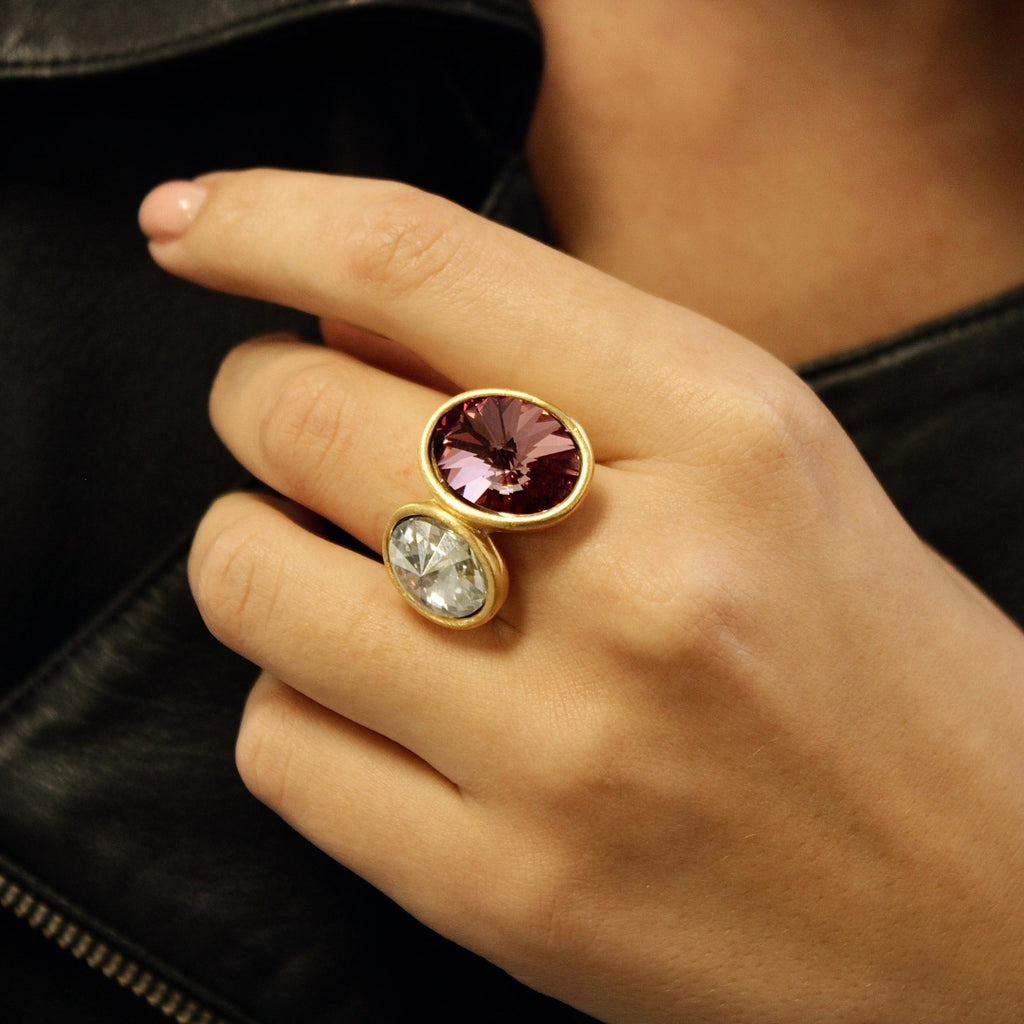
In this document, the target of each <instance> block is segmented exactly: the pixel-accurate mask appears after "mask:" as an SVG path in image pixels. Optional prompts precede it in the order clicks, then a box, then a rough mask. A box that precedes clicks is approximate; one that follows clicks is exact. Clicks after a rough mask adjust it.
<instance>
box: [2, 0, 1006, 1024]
mask: <svg viewBox="0 0 1024 1024" xmlns="http://www.w3.org/2000/svg"><path fill="white" fill-rule="evenodd" d="M539 56H540V50H539V40H538V38H537V35H536V30H535V26H534V25H533V22H532V20H531V19H530V17H529V12H528V11H527V9H526V5H525V3H517V2H513V0H501V2H499V0H493V2H465V0H451V2H443V0H434V2H432V3H427V2H422V3H413V2H405V3H385V2H374V0H362V2H356V0H353V2H350V3H345V2H335V3H331V2H321V3H310V2H292V3H286V2H265V0H264V2H257V0H251V2H239V0H218V2H215V3H214V2H207V0H175V2H173V3H168V2H164V0H144V2H139V3H136V4H125V5H100V4H82V3H78V2H75V0H51V2H49V3H32V2H27V0H10V2H8V3H7V4H6V5H4V6H3V7H2V8H0V64H2V67H0V108H2V110H3V116H4V123H5V128H6V130H5V144H6V146H7V149H6V152H5V158H4V160H3V161H0V182H2V188H0V308H2V309H3V310H4V317H3V319H2V322H0V397H2V401H0V436H2V437H3V438H4V445H3V447H2V452H0V457H2V460H3V461H2V467H0V472H2V474H3V475H2V481H3V483H4V493H5V501H4V502H3V503H0V533H2V535H3V536H4V538H5V541H6V545H7V549H6V551H5V563H4V572H3V573H2V574H0V612H2V615H0V622H2V623H3V626H2V627H0V628H2V629H3V644H2V650H3V668H2V676H0V874H5V875H6V876H7V877H9V878H13V879H15V880H16V881H17V882H18V883H19V884H20V885H22V886H24V887H25V888H26V889H27V890H31V891H34V892H36V893H40V894H43V895H44V896H45V898H46V899H47V901H48V902H49V904H50V905H51V906H52V907H53V908H55V909H56V910H57V911H59V912H60V913H61V914H64V915H66V916H67V918H69V919H74V920H79V921H81V922H83V923H84V924H87V925H88V926H89V927H90V928H91V929H92V930H93V931H94V932H95V933H96V934H97V935H98V936H99V937H100V938H101V939H103V941H105V942H109V943H110V944H111V945H113V946H116V947H118V948H121V949H124V950H126V951H127V952H128V953H129V954H130V955H132V956H134V957H135V958H137V959H138V960H139V961H140V962H141V963H142V964H143V965H144V966H146V967H147V968H149V969H151V970H153V971H155V972H158V973H160V974H161V975H162V976H164V977H166V978H169V979H170V980H172V981H173V982H174V983H175V984H177V985H179V986H181V988H182V989H183V990H184V991H185V992H186V993H188V994H189V995H190V996H191V997H194V998H196V999H197V1000H199V1001H201V1002H202V1003H203V1004H204V1005H205V1006H207V1007H209V1008H210V1009H211V1010H213V1011H215V1012H216V1013H217V1014H219V1015H220V1017H221V1018H222V1019H224V1020H226V1021H230V1022H232V1024H245V1022H255V1024H294V1022H296V1021H302V1022H304V1024H305V1022H309V1024H336V1022H337V1024H341V1022H344V1024H364V1022H365V1024H371V1022H372V1024H411V1022H413V1021H419V1020H421V1019H423V1018H424V1017H428V1016H430V1017H434V1016H439V1017H441V1018H442V1019H444V1020H446V1021H449V1022H455V1024H458V1022H466V1024H469V1022H471V1021H472V1022H474V1024H475V1022H477V1021H481V1020H485V1021H488V1022H498V1024H502V1022H508V1024H513V1022H515V1024H520V1022H522V1024H525V1022H531V1024H533V1022H536V1024H547V1022H552V1024H554V1022H559V1021H570V1020H576V1021H579V1020H582V1019H583V1018H582V1017H581V1016H580V1015H578V1014H575V1013H574V1012H573V1011H571V1010H569V1009H568V1008H566V1007H563V1006H561V1005H559V1004H557V1003H554V1002H552V1001H551V1000H548V999H545V998H542V997H540V996H538V995H536V994H535V993H532V992H530V991H528V990H527V989H525V988H523V987H522V986H520V985H518V984H516V983H515V982H513V981H512V980H511V979H509V978H508V977H507V976H505V975H504V974H502V973H501V972H500V971H497V970H496V969H495V968H493V967H491V966H490V965H488V964H486V963H484V962H482V961H480V960H479V959H478V958H476V957H473V956H471V955H470V954H468V953H466V952H464V951H463V950H460V949H458V948H456V947H454V946H452V945H451V944H449V943H447V942H445V941H444V940H442V939H440V938H438V937H437V936H435V935H433V934H432V933H431V932H429V931H428V930H427V929H425V928H423V927H422V926H420V925H418V924H417V923H416V922H414V921H413V920H411V919H410V918H409V917H408V916H407V915H406V914H405V913H404V912H403V911H401V910H400V909H399V908H397V907H395V906H394V905H393V904H392V903H391V902H390V901H388V900H387V899H385V898H384V897H382V896H381V895H380V894H379V893H377V892H376V891H374V890H373V889H371V888H370V887H369V886H367V885H366V884H365V883H363V882H361V881H360V880H359V879H357V878H355V877H354V876H352V875H351V874H349V873H348V872H346V871H345V870H344V869H342V868H340V867H339V866H338V865H336V864H335V863H334V862H332V861H330V860H329V859H328V858H326V857H324V856H323V855H321V854H320V853H318V852H317V851H316V850H315V849H313V848H312V847H310V846H309V845H308V844H307V843H306V842H305V841H304V840H303V839H301V837H299V836H298V835H296V834H295V833H293V832H291V831H290V830H289V829H288V828H287V827H286V826H284V825H283V824H282V823H281V822H280V821H279V820H278V819H277V818H276V817H275V816H274V815H272V814H270V813H269V812H267V811H266V810H265V809H264V808H262V807H261V806H260V805H259V804H257V803H256V802H255V801H254V800H252V799H251V798H250V797H249V796H248V795H247V794H246V793H245V792H244V790H243V789H242V787H241V785H240V783H239V781H238V779H237V776H236V773H235V770H234V767H233V763H232V748H233V742H234V734H235V728H236V725H237V720H238V716H239V714H240V710H241V705H242V701H243V700H244V696H245V693H246V691H247V689H248V686H249V684H250V682H251V680H252V678H253V676H254V670H253V668H252V666H250V665H248V664H246V663H245V662H243V661H241V660H240V659H238V658H237V657H235V656H234V655H231V654H230V653H228V652H227V651H225V650H224V649H223V648H221V647H220V646H219V645H217V644H216V643H215V642H214V641H213V640H212V639H211V638H210V637H209V636H208V634H207V633H206V631H205V629H204V628H203V626H202V624H201V622H200V620H199V618H198V616H197V614H196V612H195V609H194V607H193V605H192V602H191V599H190V597H189V595H188V592H187V587H186V584H185V577H184V562H183V559H184V551H185V543H186V538H187V536H188V534H189V533H190V531H191V529H192V526H193V525H194V522H195V521H196V519H197V518H198V516H199V515H200V514H201V512H202V509H203V508H204V507H205V505H206V504H207V503H208V502H209V501H210V500H211V499H212V497H213V496H215V495H216V494H217V493H219V492H221V491H223V490H225V489H228V488H230V487H233V486H237V485H238V484H239V483H240V482H241V478H240V475H239V471H238V470H237V468H236V467H235V466H234V464H233V463H232V462H231V460H230V459H229V458H228V457H227V456H226V454H225V453H223V452H222V451H221V450H220V447H219V444H218V443H217V441H216V440H215V438H214V437H213V435H212V433H211V432H210V430H209V428H208V427H207V426H206V420H205V396H206V391H207V388H208V384H209V381H210V379H211V377H212V374H213V372H214V369H215V367H216V365H217V363H218V361H219V359H220V358H221V356H222V355H223V353H224V352H225V351H226V350H227V349H228V348H229V347H230V346H231V345H232V344H233V343H235V342H236V341H238V340H241V339H242V338H244V337H246V336H249V335H252V334H255V333H257V332H260V331H266V330H272V329H277V328H281V327H284V328H288V329H293V330H299V331H305V332H309V331H311V330H312V325H310V324H308V323H306V322H305V321H304V320H302V319H301V318H296V317H295V316H294V315H293V314H290V313H288V312H287V311H282V310H277V309H273V308H270V307H267V306H263V305H261V304H258V303H251V302H244V301H241V300H237V299H232V298H229V297H225V296H220V295H214V294H210V293H206V292H203V291H201V290H199V289H196V288H193V287H191V286H189V285H186V284H183V283H181V282H178V281H175V280H173V279H171V278H170V277H168V276H167V275H164V274H162V273H160V272H159V271H157V270H156V269H155V268H153V267H152V266H151V265H150V263H149V261H148V258H147V256H146V253H145V249H144V246H143V244H142V242H141V241H140V239H139V237H138V234H137V229H136V226H135V209H136V206H137V203H138V201H139V199H140V198H141V196H142V195H143V194H144V192H145V191H146V190H147V189H148V188H149V187H151V186H152V185H153V184H155V183H156V182H158V181H160V180H164V179H167V178H171V177H188V176H191V175H194V174H196V173H199V172H201V171H205V170H210V169H213V168H217V167H231V166H248V165H253V164H271V165H278V166H286V167H296V168H303V169H310V170H321V171H330V172H337V173H360V174H373V175H380V176H393V177H398V178H402V179H405V180H409V181H412V182H413V183H415V184H419V185H421V186H422V187H425V188H429V189H432V190H434V191H438V192H441V193H443V194H446V195H449V196H450V197H452V198H454V199H456V200H457V201H459V202H462V203H463V204H464V205H467V206H470V207H473V208H480V209H483V210H485V211H487V212H488V213H489V215H491V216H494V217H496V218H497V219H501V220H504V221H505V222H507V223H511V224H513V225H514V226H517V227H519V228H521V229H525V230H529V231H533V232H535V233H540V232H542V231H543V218H542V215H541V213H540V211H539V209H538V207H537V203H536V200H535V197H534V196H533V194H532V191H531V188H530V185H529V181H528V178H527V177H526V176H525V174H524V172H523V169H522V164H521V160H520V157H519V150H520V143H521V137H522V133H523V130H524V127H525V124H526V121H527V118H528V115H529V109H530V105H531V102H532V97H533V92H534V89H535V85H536V80H537V73H538V69H539ZM1022 335H1024V292H1016V293H1014V294H1012V295H1009V296H1005V297H1002V298H1001V299H999V300H995V301H993V302H992V303H989V304H985V305H983V306H981V307H979V308H978V309H975V310H971V311H967V312H965V313H963V314H959V315H957V316H955V317H953V318H950V319H949V320H946V321H942V322H940V323H937V324H933V325H927V326H925V327H922V328H920V329H918V330H916V331H914V332H909V333H908V334H906V335H903V336H901V337H899V338H895V339H889V340H887V341H883V342H880V343H878V344H876V345H874V346H870V347H868V348H866V349H865V350H863V351H861V352H858V353H853V354H850V355H847V356H843V357H838V358H836V359H832V360H828V361H825V362H823V363H821V364H817V365H815V366H810V367H806V368H805V369H804V375H805V377H806V379H807V380H808V382H809V383H810V384H811V385H812V386H813V387H815V388H816V389H817V390H818V391H819V393H820V394H821V395H822V397H823V398H824V399H825V400H826V402H827V403H828V404H829V405H830V406H831V407H832V408H833V411H834V412H835V413H836V415H837V416H838V417H839V419H840V420H841V421H842V422H843V424H844V425H845V426H846V427H847V429H848V430H850V432H851V434H852V435H853V437H854V439H855V440H856V441H857V443H858V444H859V445H860V447H861V449H862V451H863V452H864V454H865V456H866V458H867V459H868V461H869V462H870V463H871V465H872V466H873V468H874V469H875V471H876V472H877V473H878V474H879V476H880V478H881V480H882V482H883V484H884V485H885V486H886V487H887V489H888V490H889V493H890V494H891V495H892V496H893V498H894V500H895V501H896V502H897V504H898V505H899V506H900V507H901V508H902V510H903V511H904V513H905V514H906V515H907V517H908V518H909V519H910V521H911V523H912V525H914V526H915V528H917V529H918V530H919V531H920V532H921V534H922V535H923V536H924V537H925V539H927V540H928V541H929V542H930V543H932V544H934V545H935V546H936V547H937V548H938V549H939V550H941V551H943V552H944V553H945V554H947V555H948V556H949V557H951V558H952V559H953V560H954V561H956V562H957V563H958V564H959V565H961V567H963V568H964V569H965V570H966V571H968V573H969V574H970V575H972V576H973V577H974V578H975V579H976V580H977V581H978V582H979V583H980V584H981V585H982V586H983V587H984V588H985V589H987V590H988V591H989V592H990V593H991V594H992V595H993V596H994V597H995V598H996V599H997V600H999V601H1000V602H1001V603H1002V604H1003V605H1004V607H1006V608H1007V610H1008V611H1010V612H1011V614H1014V615H1016V616H1017V618H1018V621H1020V620H1021V619H1022V618H1024V584H1022V582H1021V574H1019V573H1018V572H1015V571H1014V569H1015V567H1019V566H1020V565H1021V563H1022V558H1024V526H1022V517H1021V516H1020V507H1021V498H1022V496H1024V432H1022V430H1021V427H1020V424H1021V418H1022V415H1021V414H1022V412H1024V344H1022V342H1024V337H1022ZM498 369H499V370H500V368H498ZM496 372H497V371H496ZM69 638H70V639H69ZM409 841H410V842H411V843H414V842H415V841H416V837H415V836H410V837H409ZM0 917H2V915H0ZM5 943H6V947H4V946H3V944H5ZM72 1011H73V1012H74V1017H75V1019H79V1020H83V1021H85V1020H95V1021H111V1020H117V1021H119V1022H123V1024H128V1022H132V1024H135V1022H136V1021H139V1022H142V1021H143V1020H144V1018H149V1017H152V1018H153V1019H160V1018H159V1015H158V1014H157V1013H156V1011H153V1010H151V1009H150V1008H149V1007H148V1006H147V1005H146V1004H145V1003H141V1002H130V1000H128V999H126V997H125V996H124V994H123V993H122V992H121V991H120V990H119V989H118V988H117V987H116V986H115V985H114V984H113V983H111V982H108V981H107V980H106V979H104V978H102V977H99V978H93V977H91V976H88V975H86V974H85V973H83V971H82V968H81V965H79V964H77V963H75V962H74V961H73V960H72V958H71V957H69V956H68V955H67V954H66V953H64V952H63V951H62V950H59V949H56V948H55V947H51V946H46V945H45V944H44V943H42V941H41V940H39V939H38V937H37V936H35V935H33V934H32V933H30V932H29V930H28V928H27V927H25V925H24V924H23V923H22V922H20V921H13V923H12V919H10V918H2V920H0V1018H2V1019H6V1020H12V1021H18V1022H24V1024H43V1022H49V1021H57V1020H61V1021H63V1020H67V1019H70V1018H71V1016H72Z"/></svg>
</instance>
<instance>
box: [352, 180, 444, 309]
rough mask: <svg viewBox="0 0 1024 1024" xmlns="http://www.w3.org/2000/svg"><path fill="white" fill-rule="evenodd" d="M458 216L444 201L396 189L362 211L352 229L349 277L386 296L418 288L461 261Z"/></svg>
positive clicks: (411, 191)
mask: <svg viewBox="0 0 1024 1024" xmlns="http://www.w3.org/2000/svg"><path fill="white" fill-rule="evenodd" d="M461 217H462V214H461V212H460V211H459V209H458V207H456V206H455V205H454V204H452V203H449V202H448V201H447V200H444V199H439V198H438V197H436V196H431V195H428V194H427V193H425V192H420V191H419V190H417V189H414V188H410V187H406V186H395V188H394V190H393V191H389V192H387V193H386V194H385V195H384V196H382V197H381V198H379V199H378V200H377V201H376V202H374V203H372V204H370V205H369V206H368V207H367V208H366V209H364V210H363V211H362V216H361V217H360V218H359V220H358V222H357V224H356V225H355V226H354V227H353V229H352V231H351V234H350V236H349V239H348V247H347V252H348V260H349V271H350V273H351V276H352V278H353V279H354V280H355V281H356V283H357V284H360V285H362V286H364V287H369V288H372V289H374V290H375V291H378V292H380V293H382V294H384V295H385V296H390V297H394V296H398V295H403V294H409V293H413V292H416V291H418V290H420V289H421V288H423V287H424V286H425V285H427V284H428V283H429V282H430V281H431V280H433V279H434V278H436V277H438V276H440V275H442V274H444V273H445V271H447V270H449V269H450V268H451V267H452V266H453V264H455V263H456V262H457V261H458V260H459V256H460V253H461V252H462V250H463V246H464V235H463V231H462V230H461V228H460V220H461Z"/></svg>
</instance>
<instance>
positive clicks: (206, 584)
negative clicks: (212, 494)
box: [190, 508, 280, 651]
mask: <svg viewBox="0 0 1024 1024" xmlns="http://www.w3.org/2000/svg"><path fill="white" fill-rule="evenodd" d="M211 511H212V513H213V515H209V514H208V516H207V521H209V520H211V518H213V519H216V518H217V517H216V508H215V509H214V510H211ZM264 525H265V524H264V522H263V520H262V517H260V516H257V515H253V514H249V515H246V516H241V517H234V518H230V519H228V520H227V521H226V522H220V523H217V524H216V525H212V526H205V527H203V528H201V532H200V537H202V546H201V550H198V549H199V548H200V545H199V538H197V544H196V546H195V547H194V548H193V558H192V560H191V563H190V577H191V585H192V591H193V596H194V597H195V601H196V604H197V605H198V607H199V610H200V612H201V613H202V616H203V619H204V620H205V622H206V625H207V627H208V628H209V630H210V632H211V633H213V634H214V636H216V637H217V638H218V639H220V640H221V641H223V642H224V643H226V644H227V645H228V646H231V647H244V648H245V649H246V650H247V651H251V650H252V646H253V642H254V641H255V640H257V639H258V638H259V637H260V636H262V635H263V634H264V633H265V632H266V626H267V624H268V622H269V620H270V619H271V618H272V614H273V607H274V603H275V593H276V587H275V584H274V580H275V579H276V578H277V576H278V571H277V570H278V569H279V566H278V565H277V563H278V562H279V560H280V556H279V555H277V554H276V553H275V551H274V549H273V547H272V546H271V545H270V544H269V542H268V540H267V538H266V536H265V533H264ZM197 550H198V553H196V552H197Z"/></svg>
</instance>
